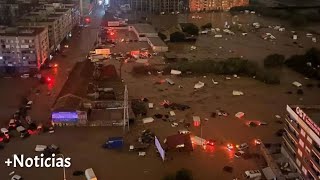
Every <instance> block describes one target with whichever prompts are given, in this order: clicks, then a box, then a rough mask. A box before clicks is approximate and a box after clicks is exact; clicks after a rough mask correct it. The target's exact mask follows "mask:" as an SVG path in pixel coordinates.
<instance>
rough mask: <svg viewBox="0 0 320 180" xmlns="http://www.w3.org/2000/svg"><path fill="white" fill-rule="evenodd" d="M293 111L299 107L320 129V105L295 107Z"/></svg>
mask: <svg viewBox="0 0 320 180" xmlns="http://www.w3.org/2000/svg"><path fill="white" fill-rule="evenodd" d="M290 107H291V108H292V109H295V108H296V107H299V108H300V109H301V110H302V111H303V112H304V113H305V114H306V115H307V116H308V117H309V118H310V119H311V120H312V121H313V122H314V123H315V124H316V125H318V126H319V127H320V105H310V106H308V105H293V106H290Z"/></svg>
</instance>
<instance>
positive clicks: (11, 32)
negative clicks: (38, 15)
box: [0, 27, 45, 36]
mask: <svg viewBox="0 0 320 180" xmlns="http://www.w3.org/2000/svg"><path fill="white" fill-rule="evenodd" d="M44 30H45V28H43V27H2V28H0V36H35V35H37V34H40V33H41V32H43V31H44Z"/></svg>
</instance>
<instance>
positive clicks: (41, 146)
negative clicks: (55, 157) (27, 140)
mask: <svg viewBox="0 0 320 180" xmlns="http://www.w3.org/2000/svg"><path fill="white" fill-rule="evenodd" d="M46 149H47V146H46V145H36V148H35V149H34V150H35V151H36V152H43V151H45V150H46Z"/></svg>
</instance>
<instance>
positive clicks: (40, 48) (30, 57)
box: [0, 27, 49, 73]
mask: <svg viewBox="0 0 320 180" xmlns="http://www.w3.org/2000/svg"><path fill="white" fill-rule="evenodd" d="M48 55H49V39H48V30H47V28H45V27H13V28H11V27H2V28H0V67H1V70H4V71H6V72H8V73H13V72H27V71H30V70H38V69H39V68H40V66H41V64H43V63H44V62H45V61H46V60H47V59H48Z"/></svg>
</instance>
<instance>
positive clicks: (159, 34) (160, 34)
mask: <svg viewBox="0 0 320 180" xmlns="http://www.w3.org/2000/svg"><path fill="white" fill-rule="evenodd" d="M158 36H159V37H160V39H162V40H163V41H164V40H166V39H167V36H166V35H165V34H163V33H161V32H159V33H158Z"/></svg>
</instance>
